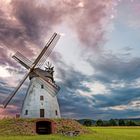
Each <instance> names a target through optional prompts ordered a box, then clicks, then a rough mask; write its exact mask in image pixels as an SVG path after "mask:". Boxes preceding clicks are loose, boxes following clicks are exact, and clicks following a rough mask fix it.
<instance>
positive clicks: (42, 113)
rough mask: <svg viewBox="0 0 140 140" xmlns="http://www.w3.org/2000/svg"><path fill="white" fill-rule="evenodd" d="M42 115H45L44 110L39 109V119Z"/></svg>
mask: <svg viewBox="0 0 140 140" xmlns="http://www.w3.org/2000/svg"><path fill="white" fill-rule="evenodd" d="M44 114H45V110H44V109H40V117H41V118H44Z"/></svg>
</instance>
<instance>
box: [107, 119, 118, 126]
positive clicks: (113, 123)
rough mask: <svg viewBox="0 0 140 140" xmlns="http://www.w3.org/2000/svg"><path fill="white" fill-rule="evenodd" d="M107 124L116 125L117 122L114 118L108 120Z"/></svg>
mask: <svg viewBox="0 0 140 140" xmlns="http://www.w3.org/2000/svg"><path fill="white" fill-rule="evenodd" d="M109 125H110V126H117V123H116V121H115V120H114V119H111V120H109Z"/></svg>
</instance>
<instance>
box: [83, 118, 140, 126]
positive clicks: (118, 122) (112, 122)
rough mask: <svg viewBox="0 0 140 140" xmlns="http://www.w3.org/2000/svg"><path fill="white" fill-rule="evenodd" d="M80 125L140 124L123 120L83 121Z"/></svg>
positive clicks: (139, 123) (139, 124)
mask: <svg viewBox="0 0 140 140" xmlns="http://www.w3.org/2000/svg"><path fill="white" fill-rule="evenodd" d="M82 124H83V125H85V126H140V122H136V121H133V120H124V119H110V120H108V121H104V120H101V119H99V120H97V121H93V120H90V119H84V120H83V121H82Z"/></svg>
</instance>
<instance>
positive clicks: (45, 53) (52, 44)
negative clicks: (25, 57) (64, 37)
mask: <svg viewBox="0 0 140 140" xmlns="http://www.w3.org/2000/svg"><path fill="white" fill-rule="evenodd" d="M59 38H60V35H59V34H57V33H54V34H53V36H52V37H51V39H50V40H49V41H48V43H47V44H46V45H45V47H44V49H43V50H42V51H41V53H40V55H39V56H38V57H37V59H36V60H35V61H34V63H33V68H34V67H35V66H41V65H43V63H44V62H45V61H46V58H47V57H48V56H49V55H50V53H51V52H52V49H53V48H54V47H55V45H56V43H57V41H58V40H59Z"/></svg>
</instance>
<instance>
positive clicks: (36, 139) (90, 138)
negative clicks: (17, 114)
mask: <svg viewBox="0 0 140 140" xmlns="http://www.w3.org/2000/svg"><path fill="white" fill-rule="evenodd" d="M90 129H91V130H92V134H86V135H81V136H77V137H66V136H62V135H37V136H0V140H140V127H91V128H90Z"/></svg>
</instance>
